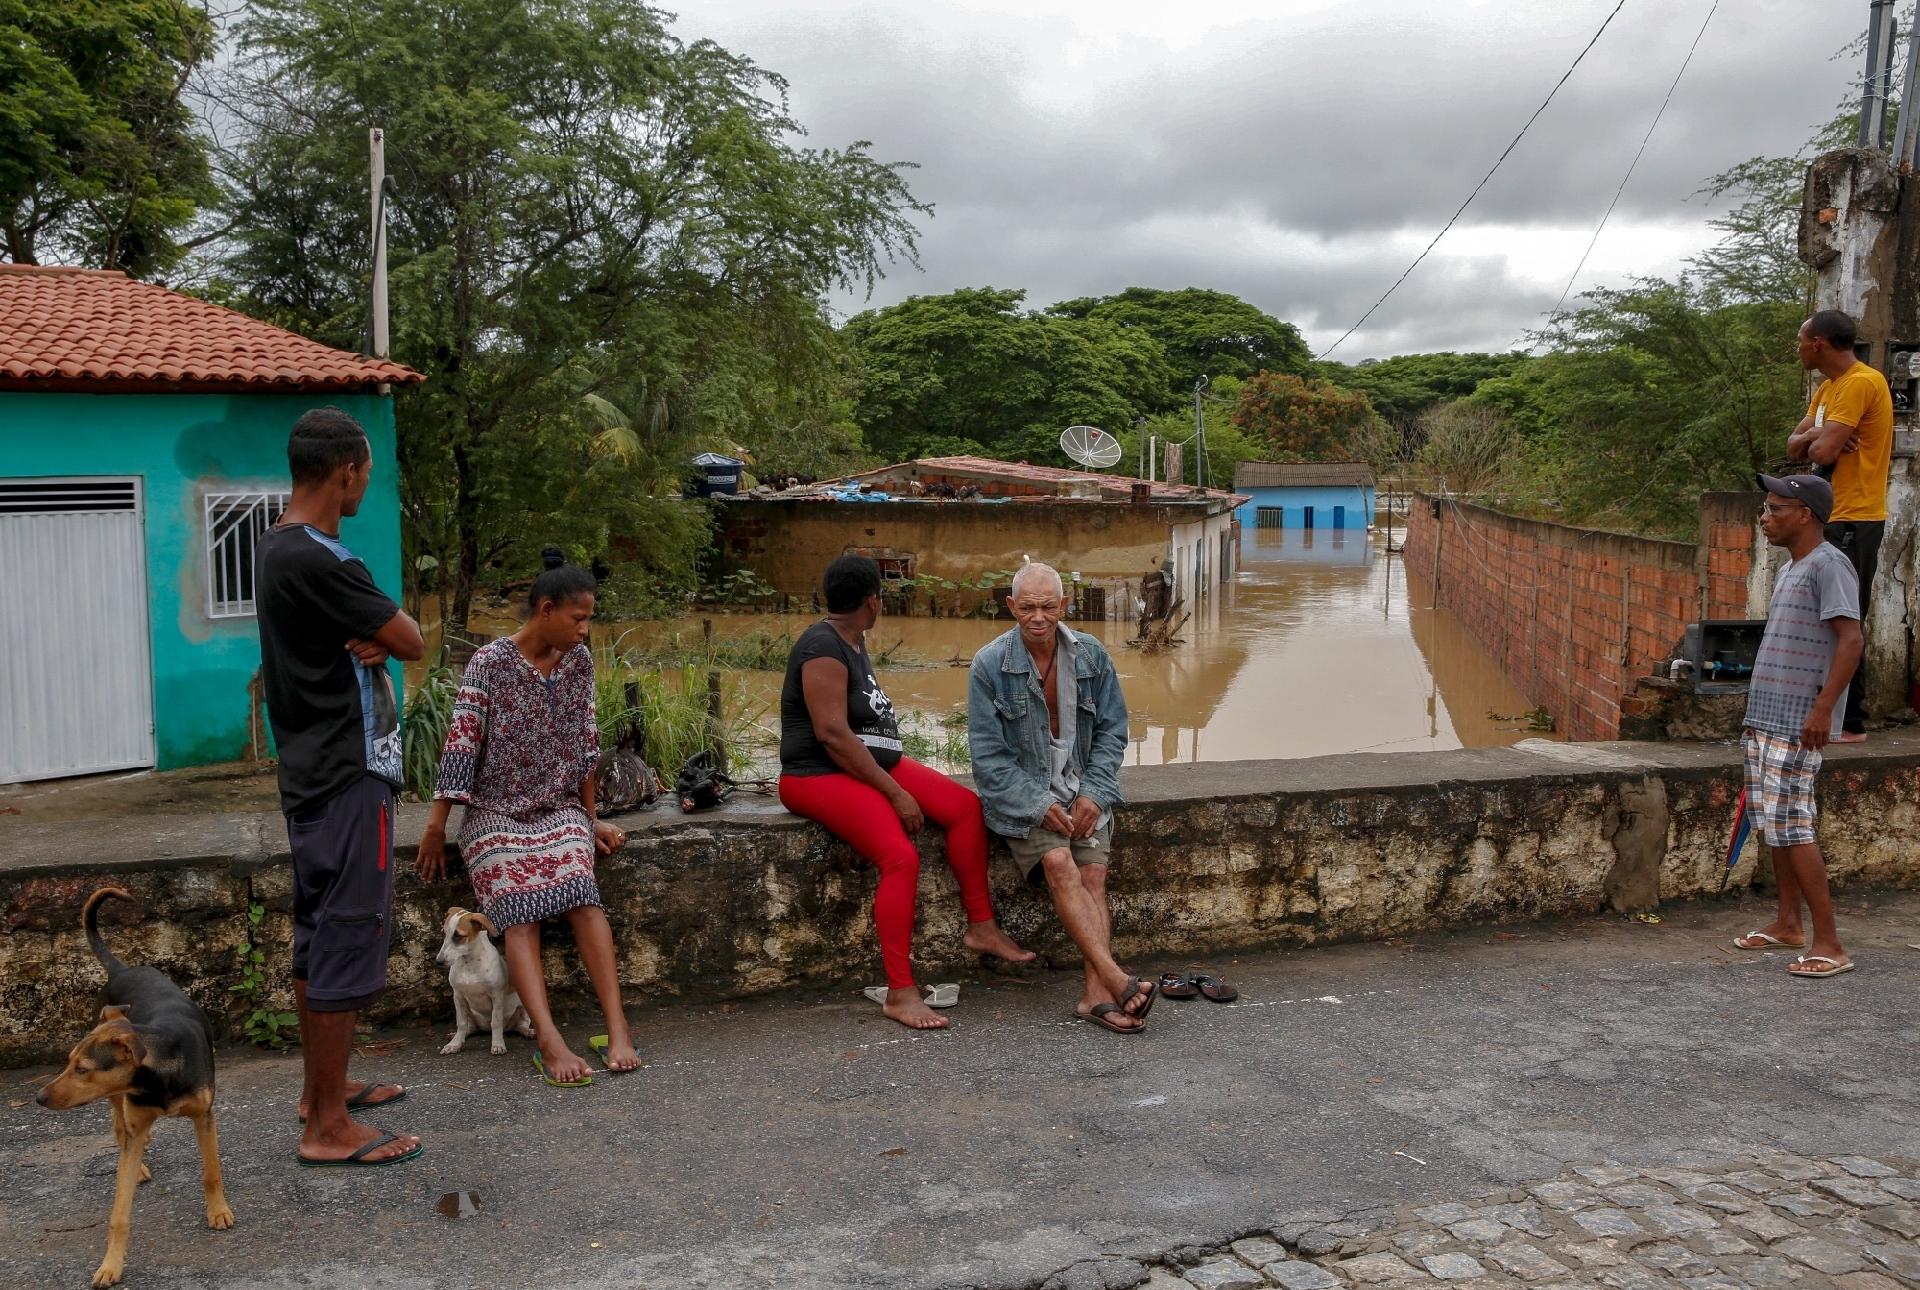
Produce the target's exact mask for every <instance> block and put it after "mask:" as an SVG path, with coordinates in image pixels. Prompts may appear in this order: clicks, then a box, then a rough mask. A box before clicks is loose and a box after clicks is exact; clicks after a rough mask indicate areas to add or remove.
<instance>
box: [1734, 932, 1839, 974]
mask: <svg viewBox="0 0 1920 1290" xmlns="http://www.w3.org/2000/svg"><path fill="white" fill-rule="evenodd" d="M1733 948H1734V949H1736V950H1774V949H1779V950H1804V949H1806V948H1807V943H1806V942H1805V941H1789V940H1784V939H1782V938H1781V937H1778V936H1775V935H1774V934H1773V933H1772V932H1769V931H1766V930H1765V929H1761V930H1757V931H1751V932H1748V933H1747V934H1746V935H1745V936H1736V937H1734V938H1733ZM1851 971H1853V960H1852V959H1837V958H1834V957H1833V956H1832V955H1830V954H1802V955H1799V956H1798V957H1796V958H1795V959H1794V960H1793V962H1792V964H1790V965H1789V966H1788V968H1787V975H1788V976H1811V977H1825V976H1839V975H1840V974H1841V973H1842V972H1851Z"/></svg>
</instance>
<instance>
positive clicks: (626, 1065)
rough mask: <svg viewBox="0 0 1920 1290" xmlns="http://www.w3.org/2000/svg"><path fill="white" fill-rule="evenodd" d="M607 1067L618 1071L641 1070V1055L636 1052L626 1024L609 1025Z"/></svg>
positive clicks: (610, 1023)
mask: <svg viewBox="0 0 1920 1290" xmlns="http://www.w3.org/2000/svg"><path fill="white" fill-rule="evenodd" d="M607 1065H608V1066H611V1067H612V1068H613V1069H614V1070H617V1071H637V1070H639V1069H640V1054H639V1053H637V1052H635V1051H634V1048H633V1036H632V1035H631V1034H630V1033H628V1031H627V1027H626V1023H625V1022H612V1021H610V1022H608V1023H607Z"/></svg>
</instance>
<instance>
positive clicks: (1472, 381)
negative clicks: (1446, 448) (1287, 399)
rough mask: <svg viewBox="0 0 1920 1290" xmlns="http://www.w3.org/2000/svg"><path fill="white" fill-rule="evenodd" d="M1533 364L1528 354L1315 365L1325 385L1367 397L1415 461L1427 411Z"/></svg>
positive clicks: (1446, 355)
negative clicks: (1340, 387) (1342, 387)
mask: <svg viewBox="0 0 1920 1290" xmlns="http://www.w3.org/2000/svg"><path fill="white" fill-rule="evenodd" d="M1526 361H1527V358H1526V355H1524V354H1518V353H1513V354H1458V353H1453V352H1450V351H1443V352H1440V353H1433V354H1400V355H1396V356H1395V357H1393V358H1382V359H1376V360H1369V361H1367V362H1364V363H1357V364H1353V365H1351V366H1350V365H1348V364H1346V363H1338V362H1321V363H1317V364H1315V374H1316V375H1318V376H1319V377H1320V378H1321V379H1322V380H1326V381H1329V382H1331V383H1333V384H1335V385H1340V386H1345V387H1346V388H1348V389H1353V390H1361V391H1364V392H1365V394H1366V396H1367V398H1368V399H1369V400H1371V401H1372V403H1373V408H1374V411H1376V412H1378V413H1379V414H1380V415H1381V416H1382V417H1384V418H1386V420H1387V422H1388V424H1389V425H1391V426H1392V427H1393V428H1394V429H1395V430H1397V431H1398V432H1399V435H1400V442H1401V452H1402V454H1403V455H1405V456H1412V455H1413V454H1414V453H1415V452H1417V451H1418V449H1419V447H1420V444H1421V441H1422V436H1421V434H1420V430H1419V421H1420V415H1421V414H1422V413H1424V412H1425V411H1427V409H1429V408H1432V407H1436V406H1438V405H1440V404H1443V403H1449V402H1452V401H1453V400H1455V399H1462V398H1465V397H1467V396H1468V395H1470V394H1472V393H1473V392H1474V390H1475V389H1476V388H1477V387H1478V386H1479V384H1480V382H1482V381H1484V380H1488V379H1490V378H1492V377H1499V376H1505V375H1507V374H1509V373H1511V372H1512V371H1514V370H1515V369H1516V368H1518V367H1519V366H1520V365H1521V364H1523V363H1525V362H1526Z"/></svg>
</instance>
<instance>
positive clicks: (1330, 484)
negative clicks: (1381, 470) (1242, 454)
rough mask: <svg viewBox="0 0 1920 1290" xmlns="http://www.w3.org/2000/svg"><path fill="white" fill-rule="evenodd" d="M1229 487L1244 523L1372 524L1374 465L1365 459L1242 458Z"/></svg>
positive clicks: (1288, 525)
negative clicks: (1238, 500) (1241, 498)
mask: <svg viewBox="0 0 1920 1290" xmlns="http://www.w3.org/2000/svg"><path fill="white" fill-rule="evenodd" d="M1233 491H1234V492H1236V493H1241V494H1243V495H1245V496H1246V497H1248V498H1249V499H1251V500H1249V501H1246V502H1244V503H1242V504H1241V505H1240V507H1239V508H1238V510H1237V511H1235V515H1236V517H1237V518H1238V519H1239V521H1240V526H1241V529H1242V530H1243V531H1245V530H1248V529H1310V530H1313V531H1315V532H1318V531H1321V530H1333V529H1345V530H1352V529H1358V530H1360V531H1362V532H1365V531H1366V530H1367V529H1368V528H1370V527H1371V526H1372V525H1373V467H1371V466H1369V465H1367V464H1366V463H1365V462H1363V461H1243V462H1241V463H1240V464H1239V465H1238V466H1236V467H1234V471H1233Z"/></svg>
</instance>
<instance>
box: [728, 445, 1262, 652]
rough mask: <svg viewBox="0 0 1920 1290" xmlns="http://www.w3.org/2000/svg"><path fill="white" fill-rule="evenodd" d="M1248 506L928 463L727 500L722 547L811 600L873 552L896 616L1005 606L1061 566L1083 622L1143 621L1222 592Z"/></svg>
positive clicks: (1025, 469) (997, 465) (972, 460)
mask: <svg viewBox="0 0 1920 1290" xmlns="http://www.w3.org/2000/svg"><path fill="white" fill-rule="evenodd" d="M1244 501H1246V498H1244V497H1239V496H1236V495H1235V494H1233V493H1230V492H1225V491H1223V490H1220V489H1201V488H1194V487H1189V486H1187V485H1182V484H1169V483H1164V482H1158V481H1148V480H1144V479H1132V478H1129V477H1127V476H1124V475H1107V474H1101V473H1099V472H1097V471H1086V470H1062V469H1057V468H1055V467H1051V466H1029V465H1026V464H1025V463H1016V462H1005V461H993V460H990V459H988V458H984V457H926V458H922V459H920V460H918V461H909V462H902V463H900V464H898V465H893V466H886V467H883V468H881V469H879V470H871V471H867V472H864V473H862V474H858V475H850V476H848V477H846V478H845V479H838V480H832V481H829V482H827V483H824V484H815V485H808V486H804V487H800V488H793V489H788V490H786V491H783V492H774V491H772V490H771V489H756V490H754V491H753V492H751V493H748V494H744V495H742V496H739V497H733V498H726V499H724V501H723V503H722V509H721V517H720V524H721V537H720V549H721V552H722V554H723V555H724V556H725V558H726V559H727V561H728V562H729V563H730V564H731V565H732V566H733V567H735V568H744V569H750V570H752V571H753V572H754V573H755V574H756V575H757V576H758V577H759V578H760V579H761V580H762V581H764V582H766V583H767V584H769V585H770V586H772V587H773V588H774V589H775V591H777V592H779V593H780V594H781V595H782V596H784V597H786V598H788V599H790V600H799V601H803V602H804V601H807V600H809V599H811V598H812V597H813V596H814V595H815V593H816V592H817V591H818V589H819V586H820V575H821V573H822V571H823V570H824V569H825V568H826V566H827V564H828V562H829V561H831V560H832V559H833V558H834V557H835V556H838V555H842V554H845V553H847V552H858V553H861V554H864V555H869V556H872V557H873V558H874V560H875V561H877V562H878V563H879V565H880V570H881V574H882V576H883V577H885V578H886V579H887V580H888V581H889V582H890V583H893V584H895V585H896V587H897V588H898V589H897V590H896V591H894V592H891V593H890V594H889V607H890V608H892V609H894V610H895V611H896V612H936V613H971V612H974V611H976V610H978V609H980V608H982V606H983V604H984V603H990V602H991V601H992V600H993V599H994V598H996V592H997V593H998V596H999V597H1004V596H1005V594H1006V589H1005V580H1006V579H1005V575H1006V574H1007V573H1009V572H1010V571H1011V570H1013V569H1015V568H1017V567H1019V565H1020V563H1021V559H1022V557H1023V556H1024V557H1027V558H1030V559H1032V560H1035V561H1037V562H1041V563H1046V564H1051V565H1053V566H1055V567H1056V568H1058V569H1059V570H1060V573H1061V576H1062V577H1063V578H1064V579H1065V580H1066V581H1067V583H1068V588H1067V590H1068V597H1069V601H1070V603H1071V609H1072V613H1073V615H1074V616H1075V617H1079V618H1131V617H1133V616H1134V615H1135V614H1136V613H1137V612H1138V610H1137V604H1138V602H1140V601H1142V600H1145V601H1148V602H1153V601H1155V600H1157V599H1159V598H1162V597H1164V599H1165V602H1166V603H1171V602H1172V601H1173V600H1175V599H1179V600H1184V601H1185V602H1186V603H1187V604H1188V605H1190V606H1198V605H1200V604H1202V603H1204V602H1206V601H1208V600H1210V599H1211V598H1212V597H1213V596H1214V594H1215V590H1216V588H1218V587H1219V585H1220V584H1221V583H1223V582H1225V581H1226V580H1227V579H1228V578H1230V577H1231V576H1232V574H1233V571H1234V561H1235V550H1236V545H1237V544H1236V541H1235V520H1234V508H1235V507H1236V506H1237V505H1238V504H1240V503H1242V502H1244ZM995 579H997V580H998V582H999V584H1000V585H999V586H998V587H995V586H993V585H992V584H993V582H994V580H995Z"/></svg>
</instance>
